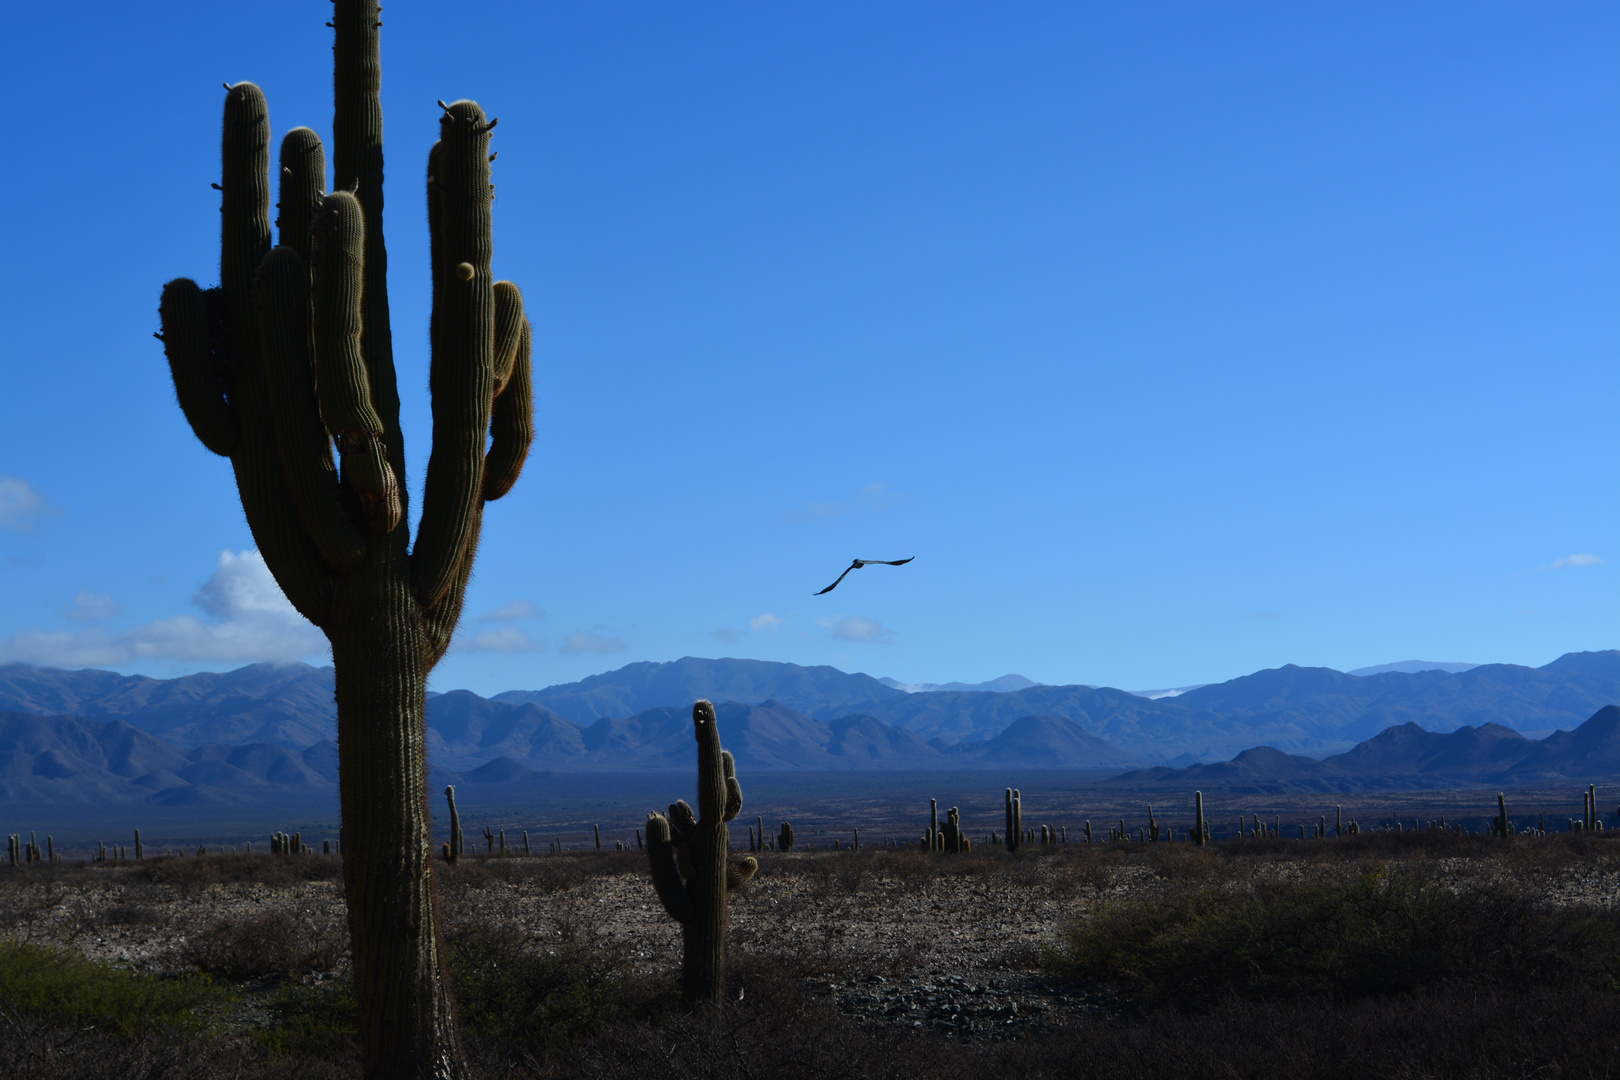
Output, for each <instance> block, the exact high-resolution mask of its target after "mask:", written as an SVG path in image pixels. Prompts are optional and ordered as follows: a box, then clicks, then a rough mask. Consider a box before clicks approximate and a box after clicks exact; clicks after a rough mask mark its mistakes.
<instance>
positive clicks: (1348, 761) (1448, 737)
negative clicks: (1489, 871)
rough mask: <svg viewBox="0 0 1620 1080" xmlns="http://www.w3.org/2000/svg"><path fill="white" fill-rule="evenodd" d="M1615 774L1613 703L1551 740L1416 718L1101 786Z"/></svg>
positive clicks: (1352, 786) (1398, 786)
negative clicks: (1320, 754)
mask: <svg viewBox="0 0 1620 1080" xmlns="http://www.w3.org/2000/svg"><path fill="white" fill-rule="evenodd" d="M1614 776H1620V707H1617V706H1614V705H1609V706H1605V707H1604V708H1602V709H1599V710H1598V711H1597V712H1596V713H1594V714H1593V716H1592V717H1591V719H1589V720H1587V721H1586V723H1584V724H1581V725H1580V726H1578V727H1576V728H1575V729H1574V730H1573V731H1555V732H1553V734H1551V735H1549V736H1547V737H1546V738H1544V739H1527V738H1525V737H1524V736H1523V735H1520V734H1519V733H1518V732H1517V731H1513V730H1511V729H1510V728H1506V727H1503V726H1502V725H1501V724H1491V723H1487V724H1483V725H1481V726H1479V727H1461V728H1458V729H1457V730H1455V731H1451V732H1445V733H1441V732H1436V731H1425V730H1424V729H1423V728H1421V727H1419V726H1418V725H1417V724H1415V723H1410V722H1409V723H1405V724H1400V725H1398V726H1395V727H1390V728H1385V729H1384V730H1383V731H1381V732H1379V733H1378V734H1377V735H1375V736H1373V737H1372V738H1370V739H1368V740H1366V741H1365V742H1362V743H1358V744H1357V745H1356V746H1355V747H1353V748H1351V749H1350V750H1348V751H1346V752H1345V753H1342V754H1334V755H1332V756H1330V757H1326V758H1323V759H1321V760H1317V759H1315V758H1308V757H1304V756H1302V755H1298V754H1285V753H1283V752H1282V751H1281V750H1278V749H1276V748H1274V747H1270V746H1257V747H1253V748H1251V749H1248V750H1245V751H1243V752H1242V753H1241V754H1238V755H1237V756H1236V757H1234V758H1233V759H1232V760H1231V761H1222V762H1219V763H1215V764H1208V765H1206V764H1198V765H1191V766H1188V767H1186V768H1181V769H1172V768H1165V767H1162V766H1161V767H1159V768H1152V769H1136V770H1132V771H1130V772H1127V773H1123V774H1121V775H1119V776H1116V777H1114V778H1113V779H1111V780H1107V781H1104V782H1103V783H1102V784H1101V785H1099V786H1102V787H1109V788H1135V789H1144V790H1151V791H1160V790H1164V789H1167V788H1179V789H1182V790H1200V791H1206V792H1208V791H1216V792H1229V793H1232V794H1268V795H1280V794H1290V793H1305V792H1335V791H1343V792H1350V791H1414V790H1435V789H1443V788H1449V787H1474V786H1488V787H1538V786H1542V785H1561V784H1567V783H1569V782H1570V781H1576V782H1577V783H1579V782H1584V781H1592V780H1597V779H1601V778H1609V777H1614Z"/></svg>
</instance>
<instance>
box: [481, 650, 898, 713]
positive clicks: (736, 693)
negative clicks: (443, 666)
mask: <svg viewBox="0 0 1620 1080" xmlns="http://www.w3.org/2000/svg"><path fill="white" fill-rule="evenodd" d="M905 696H906V694H905V691H903V690H895V689H893V688H892V687H888V686H885V685H883V684H882V683H881V682H879V681H878V680H877V679H874V678H872V677H871V676H870V675H850V674H848V673H846V672H842V671H839V670H838V669H837V668H834V667H800V666H799V665H798V664H780V663H773V662H771V661H768V660H729V659H728V660H704V659H700V658H698V657H693V656H687V657H683V658H681V659H680V660H675V661H672V662H671V663H667V664H655V663H651V662H645V663H639V664H629V665H626V666H625V667H622V668H619V669H618V670H617V671H609V672H607V673H606V674H602V675H592V676H591V677H590V678H588V679H581V680H580V681H579V682H576V683H565V684H562V685H559V686H549V687H547V688H546V689H544V690H508V691H507V692H506V693H504V694H496V695H495V697H494V699H493V700H495V701H508V702H517V703H525V702H526V703H531V704H535V705H542V706H544V707H545V708H547V709H550V710H551V711H552V712H554V713H556V714H557V715H558V716H561V717H563V718H564V719H566V720H572V721H574V723H576V724H589V723H590V722H591V721H592V720H597V719H599V718H601V717H604V716H634V715H635V714H637V713H640V712H645V711H647V710H648V709H656V708H660V707H663V706H666V705H668V706H678V705H685V706H686V707H687V708H691V705H692V702H694V701H696V700H698V699H699V698H708V699H709V700H710V701H714V702H721V701H741V702H744V703H747V704H752V705H757V704H759V703H761V702H764V701H779V702H782V703H783V704H785V705H787V706H789V707H790V708H794V709H798V710H801V711H803V712H806V713H810V712H814V713H816V714H818V715H820V714H826V713H829V712H831V713H836V714H838V715H840V716H847V715H849V714H850V713H853V712H859V711H862V710H864V709H865V708H866V706H868V705H870V704H873V703H876V702H882V701H890V700H893V699H896V698H904V697H905Z"/></svg>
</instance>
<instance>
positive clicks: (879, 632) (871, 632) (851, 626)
mask: <svg viewBox="0 0 1620 1080" xmlns="http://www.w3.org/2000/svg"><path fill="white" fill-rule="evenodd" d="M816 622H818V623H819V624H821V625H822V626H825V627H826V628H827V629H829V630H831V631H832V636H833V637H835V638H837V639H838V640H840V641H882V640H884V639H885V638H887V637H888V636H889V631H888V630H887V629H886V628H885V627H884V625H883V624H882V623H880V622H875V621H873V620H872V619H863V618H861V617H860V616H859V615H851V616H849V618H847V619H835V618H833V617H832V616H830V615H829V616H826V617H824V618H820V619H817V620H816Z"/></svg>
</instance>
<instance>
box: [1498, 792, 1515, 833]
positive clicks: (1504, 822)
mask: <svg viewBox="0 0 1620 1080" xmlns="http://www.w3.org/2000/svg"><path fill="white" fill-rule="evenodd" d="M1512 830H1513V826H1512V825H1511V824H1509V822H1508V816H1507V797H1506V796H1505V795H1503V794H1502V792H1500V791H1498V792H1497V793H1496V834H1497V835H1498V836H1500V837H1501V838H1502V839H1504V840H1506V839H1507V838H1508V837H1510V836H1512V835H1513V831H1512Z"/></svg>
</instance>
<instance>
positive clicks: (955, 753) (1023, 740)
mask: <svg viewBox="0 0 1620 1080" xmlns="http://www.w3.org/2000/svg"><path fill="white" fill-rule="evenodd" d="M944 757H945V759H946V760H947V761H948V762H950V763H951V764H953V765H957V766H960V767H964V768H991V767H995V766H1002V765H1017V766H1022V767H1024V768H1031V769H1050V768H1054V767H1059V768H1066V769H1109V768H1115V769H1117V768H1124V767H1126V766H1129V765H1137V764H1141V762H1142V758H1141V757H1140V756H1139V755H1137V754H1131V753H1128V752H1126V751H1124V750H1121V749H1120V748H1119V747H1117V746H1115V745H1113V744H1112V743H1107V742H1104V741H1103V740H1101V739H1099V738H1097V737H1096V736H1095V735H1091V734H1089V733H1088V732H1087V731H1086V730H1085V728H1083V727H1081V726H1080V725H1079V724H1077V723H1075V722H1074V721H1073V720H1067V719H1064V718H1063V717H1061V716H1026V717H1023V718H1022V719H1019V720H1014V721H1013V722H1012V723H1010V724H1008V725H1007V727H1006V728H1005V730H1003V731H1002V732H1001V733H1000V734H999V735H997V736H995V737H994V738H992V739H985V740H983V741H982V742H971V743H958V744H957V745H955V746H952V747H950V748H949V749H948V750H947V751H946V752H945V754H944ZM1059 763H1061V764H1059Z"/></svg>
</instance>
